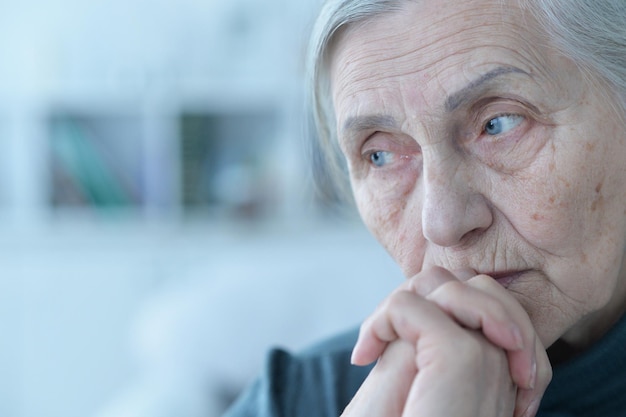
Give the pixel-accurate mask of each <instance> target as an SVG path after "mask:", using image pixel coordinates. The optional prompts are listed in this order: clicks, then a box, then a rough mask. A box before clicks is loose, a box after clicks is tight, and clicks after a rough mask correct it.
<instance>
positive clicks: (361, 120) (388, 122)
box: [343, 114, 398, 132]
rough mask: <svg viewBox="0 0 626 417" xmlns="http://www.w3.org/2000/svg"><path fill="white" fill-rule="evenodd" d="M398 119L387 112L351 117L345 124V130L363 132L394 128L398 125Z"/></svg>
mask: <svg viewBox="0 0 626 417" xmlns="http://www.w3.org/2000/svg"><path fill="white" fill-rule="evenodd" d="M397 125H398V124H397V122H396V119H394V118H393V117H391V116H389V115H385V114H372V115H367V116H352V117H349V118H348V119H347V120H346V122H345V123H344V124H343V130H344V131H354V132H362V131H364V130H370V129H374V128H388V129H394V128H396V127H397Z"/></svg>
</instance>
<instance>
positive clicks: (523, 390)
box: [353, 268, 552, 416]
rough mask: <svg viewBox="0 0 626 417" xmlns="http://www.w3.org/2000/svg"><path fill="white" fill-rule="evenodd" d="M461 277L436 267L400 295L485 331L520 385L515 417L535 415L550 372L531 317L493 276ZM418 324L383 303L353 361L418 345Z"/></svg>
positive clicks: (363, 333) (362, 362)
mask: <svg viewBox="0 0 626 417" xmlns="http://www.w3.org/2000/svg"><path fill="white" fill-rule="evenodd" d="M457 275H458V276H457ZM457 275H455V274H453V273H451V272H450V271H447V270H445V269H442V268H432V269H430V270H427V271H423V272H422V273H420V274H418V275H416V276H415V277H413V278H411V279H409V280H407V282H405V283H404V284H403V285H402V286H401V287H400V288H398V290H396V292H397V291H410V292H413V293H415V294H416V295H418V296H420V297H423V298H425V299H426V300H429V301H431V302H433V303H435V304H436V305H437V306H439V308H441V309H442V310H443V311H444V312H446V313H447V314H448V315H449V316H450V317H452V318H453V319H454V320H455V321H456V322H457V323H459V325H461V326H463V327H466V328H468V329H473V330H477V331H480V332H482V334H483V335H484V337H485V338H486V339H487V340H488V341H489V342H490V343H492V344H493V345H494V346H496V347H499V348H502V349H503V350H505V351H506V352H507V357H508V362H509V372H510V375H511V378H512V380H513V382H514V383H515V384H516V385H517V387H518V390H517V398H516V404H515V413H514V415H515V416H522V415H524V416H527V415H529V416H534V414H535V413H536V411H537V409H538V407H539V402H540V401H541V398H542V396H543V393H544V391H545V389H546V387H547V385H548V383H549V382H550V379H551V376H552V370H551V367H550V363H549V361H548V357H547V354H546V351H545V348H544V347H543V345H542V344H541V341H540V340H539V338H538V337H537V335H536V333H535V330H534V327H533V326H532V323H531V322H530V319H529V317H528V315H527V314H526V312H525V310H524V309H523V308H522V306H521V305H520V304H519V303H518V302H517V300H516V299H515V298H514V297H513V296H512V295H511V294H510V293H509V292H508V291H507V290H506V289H504V288H503V287H502V286H501V285H500V284H498V283H497V282H496V281H495V280H494V279H493V278H491V277H488V276H486V275H478V276H474V277H472V278H470V279H467V280H465V279H466V278H468V272H467V271H465V272H461V273H457ZM460 276H461V277H462V278H463V280H460V279H459V277H460ZM389 298H391V297H389ZM414 320H419V317H416V318H414V319H413V320H412V319H411V318H410V317H407V315H406V311H400V310H398V309H396V308H395V306H394V304H393V303H387V302H384V303H382V304H381V306H380V307H379V308H378V309H377V310H376V311H375V312H374V314H372V316H370V317H369V318H368V319H367V320H366V321H365V322H364V323H363V325H362V327H361V332H360V335H359V340H358V342H357V344H356V346H355V348H354V352H353V363H355V364H357V365H365V364H367V363H371V362H372V361H374V360H376V359H377V358H379V357H380V356H381V354H382V353H383V352H384V351H385V349H386V347H387V345H388V343H390V342H393V341H395V340H397V339H403V340H406V341H408V342H410V343H412V344H413V345H414V346H415V345H416V344H417V341H418V339H419V337H420V334H419V326H417V325H416V324H415V321H414Z"/></svg>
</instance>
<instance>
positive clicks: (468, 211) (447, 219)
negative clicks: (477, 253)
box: [422, 164, 493, 247]
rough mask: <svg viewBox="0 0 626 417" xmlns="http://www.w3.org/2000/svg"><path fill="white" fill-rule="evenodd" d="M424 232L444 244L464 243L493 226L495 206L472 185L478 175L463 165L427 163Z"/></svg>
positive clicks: (455, 244) (431, 239) (426, 236)
mask: <svg viewBox="0 0 626 417" xmlns="http://www.w3.org/2000/svg"><path fill="white" fill-rule="evenodd" d="M422 178H423V181H424V183H423V187H424V188H423V189H424V195H423V198H424V199H423V205H422V232H423V233H424V237H425V238H426V239H427V240H428V241H429V242H431V243H434V244H435V245H438V246H442V247H453V246H458V245H461V244H462V243H463V242H465V241H466V240H467V239H466V237H468V236H470V235H472V234H475V233H477V232H481V231H484V230H486V229H488V228H489V226H490V225H491V224H492V222H493V215H492V212H491V208H490V207H489V204H488V203H487V199H486V198H485V196H484V195H482V194H480V193H479V192H476V191H475V190H474V189H473V188H472V184H471V183H472V182H474V181H473V180H474V179H475V178H473V177H472V175H471V173H468V172H465V171H463V169H462V166H461V164H459V165H457V166H454V167H450V166H448V167H445V166H435V167H433V168H432V169H429V168H427V166H426V164H425V166H424V172H423V177H422Z"/></svg>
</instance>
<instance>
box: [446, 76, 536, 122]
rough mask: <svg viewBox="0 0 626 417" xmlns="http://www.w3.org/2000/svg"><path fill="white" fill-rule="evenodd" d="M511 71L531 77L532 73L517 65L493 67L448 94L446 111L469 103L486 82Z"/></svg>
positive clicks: (451, 110)
mask: <svg viewBox="0 0 626 417" xmlns="http://www.w3.org/2000/svg"><path fill="white" fill-rule="evenodd" d="M511 73H516V74H524V75H528V76H529V77H530V74H529V73H527V72H526V71H523V70H521V69H519V68H516V67H498V68H496V69H493V70H491V71H489V72H487V73H485V74H483V75H481V76H480V77H479V78H478V79H476V80H474V81H472V82H471V83H469V84H468V85H467V86H465V87H463V88H462V89H460V90H459V91H457V92H455V93H452V94H451V95H449V96H448V98H447V99H446V103H445V106H444V107H445V109H446V112H448V113H450V112H453V111H454V110H456V109H457V108H459V107H460V106H461V105H463V104H465V103H467V102H468V101H469V100H470V99H471V98H472V97H473V96H474V93H475V92H476V90H479V89H481V87H483V86H484V84H487V83H488V82H489V81H491V80H493V79H494V78H497V77H500V76H502V75H507V74H511Z"/></svg>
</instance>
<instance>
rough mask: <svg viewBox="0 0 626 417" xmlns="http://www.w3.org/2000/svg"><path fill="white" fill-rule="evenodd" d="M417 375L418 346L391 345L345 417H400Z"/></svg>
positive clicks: (399, 341)
mask: <svg viewBox="0 0 626 417" xmlns="http://www.w3.org/2000/svg"><path fill="white" fill-rule="evenodd" d="M416 374H417V368H416V367H415V347H414V346H413V345H412V344H410V343H409V342H406V341H404V340H397V341H395V342H393V343H390V344H389V346H388V347H387V349H386V350H385V352H384V353H383V355H382V356H381V358H380V360H379V361H378V363H376V366H375V367H374V368H373V369H372V371H371V372H370V374H369V375H368V377H367V378H366V380H365V381H364V383H363V385H361V387H360V388H359V390H358V391H357V393H356V395H355V396H354V398H353V399H352V401H351V402H350V404H349V405H348V407H347V408H346V409H345V411H344V412H343V414H342V417H348V416H372V417H400V416H401V414H402V411H403V409H404V404H405V403H406V398H407V396H408V393H409V390H410V387H411V384H412V382H413V379H414V378H415V375H416Z"/></svg>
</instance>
